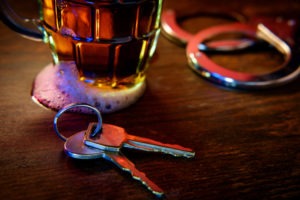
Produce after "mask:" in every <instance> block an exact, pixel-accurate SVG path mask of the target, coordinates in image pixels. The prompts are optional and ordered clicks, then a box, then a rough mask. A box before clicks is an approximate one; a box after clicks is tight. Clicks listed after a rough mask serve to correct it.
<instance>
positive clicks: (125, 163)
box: [106, 154, 164, 198]
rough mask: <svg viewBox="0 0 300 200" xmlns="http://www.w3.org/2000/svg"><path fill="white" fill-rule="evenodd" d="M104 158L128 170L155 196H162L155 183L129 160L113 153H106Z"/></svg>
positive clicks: (161, 191)
mask: <svg viewBox="0 0 300 200" xmlns="http://www.w3.org/2000/svg"><path fill="white" fill-rule="evenodd" d="M106 159H109V160H111V161H112V162H113V163H115V164H116V165H117V166H118V167H119V168H120V169H121V170H123V171H125V172H128V173H129V174H130V175H131V176H132V178H133V179H135V180H138V181H139V182H140V183H142V184H143V185H144V186H146V188H147V189H148V190H149V191H151V192H152V193H153V194H154V195H155V196H157V197H159V198H160V197H163V196H164V193H163V190H162V189H161V188H160V187H158V186H157V185H156V184H155V183H153V182H152V181H151V180H150V179H149V178H148V177H147V176H146V174H145V173H143V172H141V171H139V170H138V169H136V168H135V165H134V164H133V163H132V162H131V161H129V160H128V159H127V158H126V157H124V156H123V155H120V154H119V155H115V154H106Z"/></svg>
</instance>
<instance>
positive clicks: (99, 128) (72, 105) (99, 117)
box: [53, 103, 102, 141]
mask: <svg viewBox="0 0 300 200" xmlns="http://www.w3.org/2000/svg"><path fill="white" fill-rule="evenodd" d="M78 107H84V108H88V109H91V110H93V111H94V113H95V114H96V115H97V118H98V122H97V126H96V128H95V130H94V132H93V133H91V136H95V135H96V134H97V133H99V132H100V131H101V129H102V117H101V113H100V111H99V110H98V109H97V108H95V107H93V106H91V105H88V104H81V103H74V104H69V105H67V106H65V107H64V108H62V109H61V110H59V111H58V112H57V114H56V115H55V117H54V120H53V127H54V131H55V133H56V135H57V136H58V137H59V138H60V139H62V140H63V141H66V140H67V138H66V137H65V136H64V135H62V134H61V133H60V132H59V130H58V126H57V123H58V119H59V118H60V117H61V115H62V114H63V113H65V112H66V111H68V110H70V109H73V108H78Z"/></svg>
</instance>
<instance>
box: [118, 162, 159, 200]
mask: <svg viewBox="0 0 300 200" xmlns="http://www.w3.org/2000/svg"><path fill="white" fill-rule="evenodd" d="M122 169H123V170H124V171H126V172H128V173H130V174H131V176H132V177H133V179H135V180H138V181H139V182H141V183H142V184H143V185H144V186H146V188H147V189H148V190H149V191H151V192H152V193H153V194H154V195H156V196H157V197H162V196H163V195H164V193H163V192H162V191H157V190H153V189H152V187H150V186H149V185H148V184H147V182H146V181H143V180H144V179H145V178H147V176H146V174H145V173H143V172H140V173H139V176H136V175H134V173H133V172H132V171H131V170H130V169H128V168H122ZM141 176H143V177H144V178H141ZM147 179H148V178H147ZM157 187H158V186H157ZM158 189H160V188H159V187H158ZM160 190H161V189H160Z"/></svg>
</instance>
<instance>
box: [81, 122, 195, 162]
mask: <svg viewBox="0 0 300 200" xmlns="http://www.w3.org/2000/svg"><path fill="white" fill-rule="evenodd" d="M95 126H96V123H90V124H89V127H88V129H87V131H86V134H85V136H84V144H86V145H87V146H90V147H94V148H97V149H100V150H104V151H112V152H119V151H120V149H121V148H122V147H127V148H133V149H137V150H143V151H151V152H161V153H166V154H170V155H173V156H176V157H179V156H180V157H187V158H192V157H194V156H195V152H194V151H193V150H192V149H190V148H185V147H182V146H179V145H176V144H164V143H161V142H158V141H155V140H151V139H148V138H144V137H138V136H134V135H130V134H127V133H126V131H125V129H124V128H122V127H119V126H115V125H111V124H102V131H101V133H99V134H97V135H96V136H95V137H91V136H90V135H91V133H92V132H93V130H94V128H95Z"/></svg>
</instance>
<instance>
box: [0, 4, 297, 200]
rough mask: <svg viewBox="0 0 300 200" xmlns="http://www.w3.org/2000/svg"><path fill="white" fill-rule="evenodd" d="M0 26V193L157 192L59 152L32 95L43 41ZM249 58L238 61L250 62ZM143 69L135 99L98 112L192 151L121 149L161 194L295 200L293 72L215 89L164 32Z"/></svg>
mask: <svg viewBox="0 0 300 200" xmlns="http://www.w3.org/2000/svg"><path fill="white" fill-rule="evenodd" d="M24 2H25V1H24ZM26 2H27V1H26ZM20 4H21V2H20ZM166 8H173V9H175V10H177V11H178V13H179V14H180V15H184V14H187V13H190V12H199V11H201V10H210V9H216V8H218V9H223V10H226V11H227V10H233V9H234V10H238V11H240V12H242V13H244V14H245V15H247V16H249V17H251V16H254V15H256V14H265V13H266V14H273V15H274V14H278V13H280V14H285V15H293V16H297V15H299V13H300V4H299V3H298V2H297V1H292V0H288V1H278V0H274V1H272V2H269V1H256V0H253V1H250V0H247V1H237V0H233V1H223V0H219V1H217V0H210V1H208V0H201V1H198V0H190V1H186V0H166V1H165V5H164V9H166ZM287 10H288V11H287ZM196 21H197V20H196ZM196 25H199V27H201V26H202V25H203V24H201V22H200V21H198V22H197V23H189V22H188V21H186V22H184V23H183V26H184V27H185V28H187V29H189V30H191V31H193V30H194V31H195V30H196V28H195V27H196ZM0 33H1V37H0V44H1V45H0V84H1V87H0V94H1V95H0V117H1V120H0V149H1V151H0V169H1V170H0V198H1V199H72V200H73V199H110V200H111V199H124V200H125V199H155V198H154V197H153V196H152V194H151V193H150V192H148V191H147V190H146V189H145V188H144V187H143V186H142V185H141V184H140V183H139V182H137V181H135V180H132V179H131V177H130V175H129V174H127V173H125V172H122V171H120V170H119V169H118V168H117V167H115V166H114V165H113V164H111V163H108V162H107V161H104V160H101V159H100V160H94V161H78V160H73V159H71V158H68V157H67V156H66V155H65V154H64V152H63V142H62V141H61V140H59V138H58V137H57V136H56V135H55V133H54V131H53V127H52V120H53V117H54V115H55V112H53V111H50V110H45V109H42V108H41V107H39V106H37V105H36V104H35V103H33V102H32V100H31V97H30V90H31V84H32V81H33V79H34V77H35V75H36V74H37V73H38V72H39V71H40V70H41V69H43V67H44V66H46V65H47V64H48V63H49V62H51V56H50V51H49V49H48V47H47V46H46V45H44V44H42V43H37V42H33V41H29V40H27V39H25V38H22V37H20V36H19V35H17V34H16V33H14V32H12V31H11V30H9V29H8V28H7V27H6V26H5V25H4V24H2V23H1V24H0ZM218 59H220V58H218ZM221 59H222V60H221V62H227V63H228V64H230V63H232V62H236V61H234V60H232V59H229V58H226V56H224V57H222V58H221ZM255 59H256V57H251V56H250V57H247V58H245V59H240V60H239V61H238V62H240V63H241V64H243V65H247V64H248V63H251V62H254V61H255ZM270 59H272V58H270V57H268V56H266V58H265V59H261V61H260V62H262V64H264V65H267V66H269V65H268V64H269V63H273V62H274V60H273V61H272V62H271V61H270ZM147 75H148V76H147V90H146V92H145V94H144V96H143V97H142V98H141V99H140V100H139V101H138V102H137V103H136V104H134V105H133V106H131V107H129V108H127V109H124V110H122V111H119V112H116V113H113V114H107V115H104V116H103V117H104V122H106V123H112V124H116V125H120V126H123V127H124V128H126V130H127V131H128V132H129V133H131V134H135V135H139V136H145V137H149V138H152V139H155V140H159V141H162V142H167V143H178V144H180V145H182V146H186V147H190V148H192V149H194V150H195V152H196V157H195V158H194V159H191V160H189V159H180V158H173V157H171V156H168V155H162V154H153V153H145V152H136V151H130V150H124V154H125V155H126V156H127V157H128V158H129V159H130V160H131V161H132V162H133V163H135V165H136V167H137V168H138V169H139V170H141V171H143V172H145V173H146V174H147V176H148V177H149V178H150V179H151V180H153V181H154V182H155V183H157V184H158V185H159V186H160V187H161V188H162V189H164V191H165V194H166V199H172V200H179V199H185V200H192V199H203V200H204V199H207V200H209V199H214V200H215V199H296V198H297V197H298V198H299V197H300V148H299V144H300V126H299V125H300V87H299V84H300V80H299V79H298V80H296V81H294V82H292V83H290V84H288V85H286V86H283V87H279V88H275V89H270V90H264V91H237V90H229V89H226V88H222V87H220V86H217V85H214V84H212V83H210V82H208V81H206V80H204V79H202V78H201V77H199V76H198V75H196V74H195V73H194V72H192V70H190V69H189V67H188V65H187V60H186V57H185V50H184V48H182V47H178V46H176V45H175V44H173V43H171V42H170V41H168V40H167V39H166V38H165V37H163V36H162V37H160V39H159V43H158V48H157V52H156V55H155V57H154V59H153V61H152V63H151V65H150V68H149V70H148V74H147ZM93 120H95V118H94V117H93V116H88V115H78V114H66V115H64V117H63V120H62V121H60V123H61V127H62V129H61V131H63V132H64V133H65V134H73V133H75V132H77V131H80V130H83V129H85V127H86V124H87V123H88V122H89V121H93Z"/></svg>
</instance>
